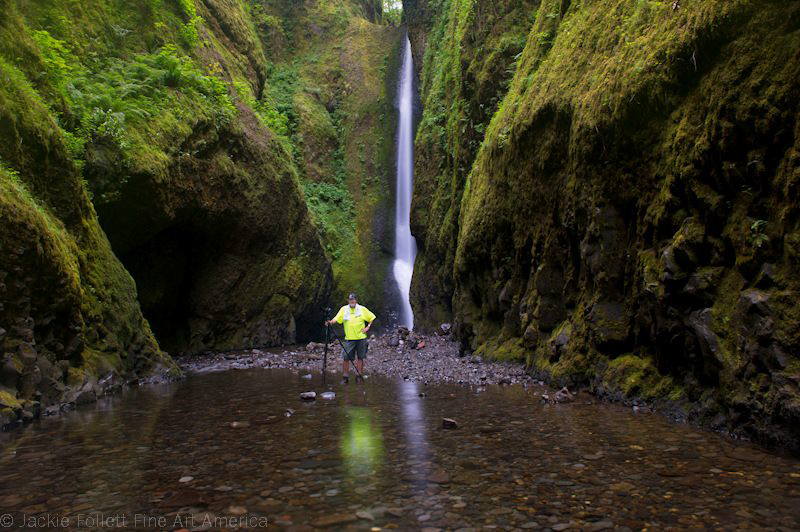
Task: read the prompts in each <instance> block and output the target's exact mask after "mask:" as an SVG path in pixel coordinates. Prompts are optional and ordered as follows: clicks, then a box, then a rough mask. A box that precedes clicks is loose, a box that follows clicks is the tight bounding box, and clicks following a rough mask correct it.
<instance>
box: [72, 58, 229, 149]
mask: <svg viewBox="0 0 800 532" xmlns="http://www.w3.org/2000/svg"><path fill="white" fill-rule="evenodd" d="M65 90H66V95H67V98H68V101H69V103H70V107H71V111H72V113H73V114H74V115H75V116H76V117H77V122H78V125H77V127H76V128H75V130H74V131H73V132H72V134H73V137H72V138H70V139H68V143H69V144H70V145H71V146H72V148H71V149H72V151H77V150H78V149H79V148H80V147H81V143H85V142H87V141H93V140H99V139H106V140H111V141H113V142H114V143H116V144H117V145H118V146H119V147H120V148H121V149H122V151H123V153H125V152H126V150H127V148H128V146H129V141H130V138H129V136H128V135H127V134H126V132H127V130H128V128H130V127H136V126H137V125H143V124H146V123H148V122H149V121H150V120H151V119H152V118H154V117H155V116H157V115H158V114H159V113H162V112H165V111H169V110H170V106H171V103H174V100H175V98H177V97H178V95H179V94H180V96H181V97H183V98H191V100H192V101H193V103H194V104H196V105H198V106H199V107H200V108H201V109H203V110H205V111H206V112H207V113H208V115H209V116H210V117H211V118H213V119H214V120H215V121H216V123H218V124H226V123H228V122H230V120H231V119H232V118H233V116H234V115H235V113H236V110H235V107H234V106H233V102H232V101H231V99H230V96H229V95H228V89H227V85H226V84H225V83H224V82H223V81H222V80H220V79H219V78H217V77H215V76H207V75H204V74H203V73H202V72H200V70H198V69H197V67H196V66H195V65H194V64H193V63H192V61H191V60H189V59H188V58H186V57H181V56H178V55H177V50H176V48H175V47H174V46H165V47H164V48H162V49H161V50H160V51H159V52H158V53H155V54H137V55H135V56H134V57H132V58H131V59H128V60H125V59H117V58H111V59H109V60H108V61H107V62H106V63H105V64H104V65H102V66H101V67H100V68H99V69H97V70H96V71H89V70H88V69H84V68H82V69H80V70H77V71H76V72H75V73H74V76H73V77H72V79H70V80H69V81H68V82H67V83H65ZM76 137H77V138H76Z"/></svg>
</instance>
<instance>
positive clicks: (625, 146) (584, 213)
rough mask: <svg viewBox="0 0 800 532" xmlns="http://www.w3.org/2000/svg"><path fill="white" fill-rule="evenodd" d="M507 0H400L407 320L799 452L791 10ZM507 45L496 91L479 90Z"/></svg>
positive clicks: (796, 67) (568, 379)
mask: <svg viewBox="0 0 800 532" xmlns="http://www.w3.org/2000/svg"><path fill="white" fill-rule="evenodd" d="M523 4H524V3H523V2H514V1H509V2H502V1H501V2H495V3H492V6H491V8H488V7H486V8H485V7H483V6H473V7H472V8H470V7H462V6H460V5H459V4H458V3H456V2H443V3H437V4H435V5H434V4H433V3H429V2H425V1H419V0H418V1H409V2H406V4H405V5H406V10H407V11H408V13H407V17H408V20H409V21H412V26H411V28H410V32H411V35H412V38H411V42H412V46H414V45H416V43H423V44H424V46H425V49H424V50H415V57H421V58H423V60H422V64H421V65H418V66H420V69H421V79H420V86H421V91H422V95H421V98H422V101H423V105H424V114H423V118H422V120H421V123H420V127H419V131H418V133H417V137H416V143H417V144H416V160H417V162H416V173H415V188H414V202H413V205H414V207H413V209H412V231H413V232H414V234H415V236H417V240H418V243H419V248H420V251H419V256H418V258H417V263H416V267H415V276H414V280H413V281H412V290H411V293H412V303H413V304H414V305H415V308H416V309H417V311H418V314H420V313H422V309H426V310H427V309H430V313H428V315H429V316H430V315H436V314H437V313H438V314H446V313H450V314H451V315H452V316H453V318H454V321H455V329H456V334H457V335H458V336H459V338H460V339H461V341H462V343H463V348H464V349H465V350H474V351H476V352H478V353H479V354H482V355H488V356H494V357H498V358H513V359H519V360H524V361H526V362H527V363H528V364H529V365H530V367H531V368H532V370H534V371H536V372H538V373H539V374H541V375H542V376H545V377H547V378H548V379H550V380H552V381H554V382H558V383H581V384H587V385H590V386H591V387H592V388H593V389H594V390H595V391H596V392H598V393H599V394H601V395H607V396H609V397H612V398H617V399H622V398H632V397H640V398H645V399H648V400H657V401H663V402H671V403H672V404H679V405H682V406H681V408H679V411H680V412H682V415H686V416H689V417H690V418H693V419H698V420H701V421H703V422H706V423H708V424H710V425H711V426H714V427H717V428H722V429H728V430H733V431H735V432H737V433H740V434H744V435H748V436H751V437H756V438H758V439H760V440H761V441H764V442H768V443H775V444H778V445H786V446H790V447H793V448H795V449H796V448H797V442H798V441H800V437H799V435H798V432H797V430H798V428H797V427H798V426H799V425H798V423H797V422H798V420H800V393H798V378H797V364H798V359H797V355H796V354H797V353H798V352H799V351H798V347H799V346H800V335H798V332H797V331H798V323H800V311H798V307H797V306H796V305H795V304H794V303H792V301H793V294H794V293H796V291H797V290H798V288H800V276H798V274H797V272H798V269H797V262H798V256H799V255H798V249H797V248H798V246H797V242H798V236H797V223H796V222H797V203H796V199H795V198H794V195H793V194H792V193H790V192H789V191H790V190H794V187H795V181H796V178H797V174H798V165H797V156H796V153H797V151H798V148H800V146H799V145H798V138H799V137H798V135H797V134H796V131H797V127H798V108H797V105H798V103H797V99H796V98H793V97H792V96H791V95H793V94H797V93H798V89H800V87H798V85H799V84H800V75H798V74H800V64H799V63H798V61H797V57H796V52H795V51H796V50H797V49H798V47H799V46H800V41H799V39H800V37H798V32H797V20H798V9H800V7H799V6H797V5H795V4H791V5H790V4H786V3H784V4H770V5H762V4H758V5H757V4H756V3H753V2H705V3H702V4H699V3H693V4H691V3H684V2H680V3H678V2H676V3H672V2H669V3H663V4H653V3H650V4H647V5H644V4H637V3H624V4H623V3H618V2H611V1H601V2H594V3H591V4H586V3H576V2H542V3H539V2H532V3H530V4H528V5H526V6H525V16H515V17H514V19H513V20H514V21H516V24H517V25H515V24H512V23H511V22H510V21H509V20H508V19H504V18H503V14H505V13H510V12H512V11H513V10H515V9H520V8H521V7H522V6H523ZM422 14H424V16H423V15H422ZM620 21H625V22H624V24H623V25H622V26H620ZM519 24H521V25H522V26H523V28H522V30H520V28H519V26H518V25H519ZM519 36H522V41H521V43H520V41H519V40H518V39H517V37H519ZM504 37H505V39H504ZM512 37H514V38H513V39H512ZM502 42H506V43H508V45H507V46H505V47H503V46H491V45H490V43H495V44H497V45H499V44H500V43H502ZM512 43H518V46H517V47H516V48H514V46H513V45H512ZM478 49H483V50H489V49H491V50H494V51H496V52H497V53H496V54H483V56H482V57H487V59H484V60H482V61H480V60H476V59H474V58H476V57H477V56H473V55H472V54H473V51H474V50H478ZM509 49H513V50H514V54H512V55H513V58H512V60H511V61H509V62H506V63H504V64H503V66H504V67H505V70H504V72H508V76H509V78H507V79H508V82H507V85H506V86H503V87H500V88H499V90H493V91H489V92H486V91H484V90H483V89H484V88H485V87H487V86H490V85H487V84H490V83H491V80H493V79H502V77H500V76H487V72H491V71H490V70H487V69H488V67H490V66H491V65H492V64H496V63H492V61H496V60H497V57H498V56H500V57H502V53H501V50H509ZM490 56H491V57H492V61H490V60H489V59H488V57H490ZM486 109H489V110H490V112H489V113H488V114H487V113H485V110H486ZM482 113H483V114H482Z"/></svg>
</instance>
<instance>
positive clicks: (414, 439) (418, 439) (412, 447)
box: [398, 381, 430, 484]
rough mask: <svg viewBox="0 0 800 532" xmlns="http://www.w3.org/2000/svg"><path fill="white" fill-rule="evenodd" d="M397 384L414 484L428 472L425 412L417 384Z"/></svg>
mask: <svg viewBox="0 0 800 532" xmlns="http://www.w3.org/2000/svg"><path fill="white" fill-rule="evenodd" d="M398 386H399V388H400V390H399V391H400V402H401V404H402V411H403V433H404V435H405V439H406V456H407V460H408V465H409V470H410V472H411V479H412V480H413V481H414V483H415V484H423V483H424V482H425V481H426V480H427V478H428V475H429V473H430V449H429V447H428V433H427V428H426V426H425V413H424V412H423V409H422V400H421V399H420V397H419V385H418V384H417V383H416V382H413V381H400V382H399V383H398Z"/></svg>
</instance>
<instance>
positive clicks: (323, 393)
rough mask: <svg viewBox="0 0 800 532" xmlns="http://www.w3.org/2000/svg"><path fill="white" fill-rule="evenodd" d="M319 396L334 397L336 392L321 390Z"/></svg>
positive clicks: (324, 397)
mask: <svg viewBox="0 0 800 532" xmlns="http://www.w3.org/2000/svg"><path fill="white" fill-rule="evenodd" d="M319 396H320V397H321V398H323V399H333V398H334V397H336V393H335V392H322V393H321V394H319Z"/></svg>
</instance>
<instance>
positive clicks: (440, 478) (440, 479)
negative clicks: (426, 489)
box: [428, 471, 450, 484]
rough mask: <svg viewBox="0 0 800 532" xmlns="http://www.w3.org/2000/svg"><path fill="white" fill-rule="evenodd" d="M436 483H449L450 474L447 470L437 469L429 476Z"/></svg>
mask: <svg viewBox="0 0 800 532" xmlns="http://www.w3.org/2000/svg"><path fill="white" fill-rule="evenodd" d="M428 480H429V481H431V482H433V483H434V484H447V483H449V482H450V475H448V474H447V472H446V471H435V472H433V473H432V474H431V476H430V477H429V478H428Z"/></svg>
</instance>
